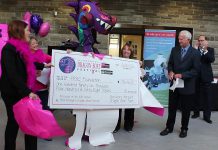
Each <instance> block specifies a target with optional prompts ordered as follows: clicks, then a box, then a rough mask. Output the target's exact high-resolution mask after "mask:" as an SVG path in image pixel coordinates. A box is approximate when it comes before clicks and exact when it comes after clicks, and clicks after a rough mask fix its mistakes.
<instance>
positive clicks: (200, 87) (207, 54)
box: [192, 35, 215, 124]
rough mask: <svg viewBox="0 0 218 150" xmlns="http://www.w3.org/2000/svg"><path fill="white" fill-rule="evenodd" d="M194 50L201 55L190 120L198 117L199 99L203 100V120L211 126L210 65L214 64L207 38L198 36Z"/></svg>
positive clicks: (211, 72)
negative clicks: (192, 112)
mask: <svg viewBox="0 0 218 150" xmlns="http://www.w3.org/2000/svg"><path fill="white" fill-rule="evenodd" d="M196 48H197V49H198V51H199V52H200V53H201V71H200V74H199V77H198V79H197V83H196V88H197V89H196V97H195V101H194V114H193V115H192V118H193V119H194V118H198V117H199V116H200V99H202V100H203V119H204V120H205V121H206V122H207V123H210V124H212V120H211V119H210V117H211V82H212V81H213V71H212V67H211V63H212V62H214V60H215V57H214V49H213V48H211V47H208V42H207V38H206V37H205V36H204V35H200V36H199V38H198V42H197V44H196Z"/></svg>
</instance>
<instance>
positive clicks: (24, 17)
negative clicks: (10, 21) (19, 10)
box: [23, 11, 32, 20]
mask: <svg viewBox="0 0 218 150" xmlns="http://www.w3.org/2000/svg"><path fill="white" fill-rule="evenodd" d="M31 16H32V14H31V13H30V12H28V11H27V12H25V14H24V16H23V20H30V18H31Z"/></svg>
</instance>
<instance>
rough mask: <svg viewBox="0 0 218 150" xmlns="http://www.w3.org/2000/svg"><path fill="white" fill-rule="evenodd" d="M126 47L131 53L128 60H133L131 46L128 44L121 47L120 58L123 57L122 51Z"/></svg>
mask: <svg viewBox="0 0 218 150" xmlns="http://www.w3.org/2000/svg"><path fill="white" fill-rule="evenodd" d="M126 46H127V47H128V48H129V50H130V51H131V54H130V56H129V58H130V59H133V51H132V49H131V44H129V43H126V44H125V45H123V47H122V49H121V51H120V56H121V57H123V50H124V48H125V47H126Z"/></svg>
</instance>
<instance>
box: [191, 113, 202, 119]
mask: <svg viewBox="0 0 218 150" xmlns="http://www.w3.org/2000/svg"><path fill="white" fill-rule="evenodd" d="M199 116H200V115H199V114H194V115H192V117H191V118H192V119H195V118H198V117H199Z"/></svg>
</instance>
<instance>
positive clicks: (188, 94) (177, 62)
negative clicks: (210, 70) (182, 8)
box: [160, 30, 200, 138]
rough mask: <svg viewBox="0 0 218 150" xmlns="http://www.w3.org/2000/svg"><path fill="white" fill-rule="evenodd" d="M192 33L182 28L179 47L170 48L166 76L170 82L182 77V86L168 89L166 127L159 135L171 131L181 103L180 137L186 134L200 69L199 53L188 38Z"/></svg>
mask: <svg viewBox="0 0 218 150" xmlns="http://www.w3.org/2000/svg"><path fill="white" fill-rule="evenodd" d="M191 38H192V35H191V33H190V32H189V31H186V30H183V31H181V32H180V33H179V37H178V39H179V44H180V46H179V47H174V48H172V50H171V54H170V58H169V62H168V77H169V80H171V82H172V81H173V80H174V79H177V78H179V79H182V80H183V81H184V88H176V89H175V90H174V91H172V90H170V91H169V105H168V119H167V123H166V128H165V129H164V130H163V131H162V132H160V135H161V136H165V135H167V134H169V133H172V131H173V128H174V124H175V119H176V111H177V108H178V105H179V104H181V112H182V119H181V124H182V127H181V132H180V134H179V137H180V138H184V137H186V136H187V131H188V123H189V117H190V111H191V107H192V99H193V96H194V93H195V80H196V77H197V75H198V73H199V70H200V53H199V52H198V51H197V50H196V49H194V48H193V47H191V45H190V40H191Z"/></svg>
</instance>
